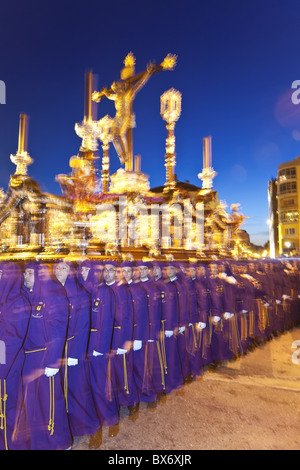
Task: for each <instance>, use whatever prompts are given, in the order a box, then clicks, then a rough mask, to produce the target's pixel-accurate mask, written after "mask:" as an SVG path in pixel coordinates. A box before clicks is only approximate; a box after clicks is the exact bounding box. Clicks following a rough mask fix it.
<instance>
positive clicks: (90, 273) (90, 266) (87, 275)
mask: <svg viewBox="0 0 300 470" xmlns="http://www.w3.org/2000/svg"><path fill="white" fill-rule="evenodd" d="M77 278H78V281H79V282H80V284H82V285H83V287H84V288H85V289H86V290H87V291H88V292H89V293H90V294H92V292H93V288H94V263H93V261H91V260H89V259H85V260H83V261H82V262H81V263H80V264H79V266H78V267H77Z"/></svg>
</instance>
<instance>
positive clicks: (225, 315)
mask: <svg viewBox="0 0 300 470" xmlns="http://www.w3.org/2000/svg"><path fill="white" fill-rule="evenodd" d="M224 318H225V320H228V319H229V318H231V313H229V312H225V313H224Z"/></svg>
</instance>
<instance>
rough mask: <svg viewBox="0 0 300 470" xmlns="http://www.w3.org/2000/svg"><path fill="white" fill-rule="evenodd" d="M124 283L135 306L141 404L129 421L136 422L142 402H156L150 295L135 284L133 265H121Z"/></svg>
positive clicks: (135, 359) (135, 353)
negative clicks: (150, 349)
mask: <svg viewBox="0 0 300 470" xmlns="http://www.w3.org/2000/svg"><path fill="white" fill-rule="evenodd" d="M121 269H122V277H123V282H124V283H126V284H128V286H129V292H130V295H131V298H132V305H133V347H132V349H133V378H134V381H135V384H136V387H137V391H138V395H139V402H138V403H137V405H136V407H135V409H132V410H131V412H130V413H129V419H131V420H133V421H135V420H136V419H137V417H138V409H139V404H140V402H146V403H151V402H154V401H155V400H156V393H155V390H154V387H153V384H152V376H151V372H150V370H149V357H148V340H149V330H150V326H149V316H148V295H147V291H146V290H145V289H144V288H143V287H142V286H141V283H140V282H134V279H133V263H132V262H131V261H124V262H123V263H121Z"/></svg>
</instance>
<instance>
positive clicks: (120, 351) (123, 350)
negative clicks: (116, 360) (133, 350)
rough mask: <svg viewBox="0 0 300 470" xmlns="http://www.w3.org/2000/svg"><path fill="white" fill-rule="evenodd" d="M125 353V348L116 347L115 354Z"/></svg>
mask: <svg viewBox="0 0 300 470" xmlns="http://www.w3.org/2000/svg"><path fill="white" fill-rule="evenodd" d="M125 353H127V349H122V348H118V349H117V354H118V355H119V354H125Z"/></svg>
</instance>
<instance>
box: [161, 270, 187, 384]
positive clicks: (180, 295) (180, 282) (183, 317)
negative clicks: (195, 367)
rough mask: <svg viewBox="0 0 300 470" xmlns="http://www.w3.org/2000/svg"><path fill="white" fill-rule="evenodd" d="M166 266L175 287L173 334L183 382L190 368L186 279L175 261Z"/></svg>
mask: <svg viewBox="0 0 300 470" xmlns="http://www.w3.org/2000/svg"><path fill="white" fill-rule="evenodd" d="M166 268H167V275H168V277H169V281H170V282H171V283H172V284H173V285H174V287H175V289H176V296H177V303H178V315H179V316H178V329H177V330H176V333H175V334H176V337H177V344H178V350H179V356H180V361H181V370H182V375H183V380H184V382H190V381H191V368H190V361H189V357H188V352H187V343H188V341H189V339H188V336H189V323H190V312H189V300H188V286H187V279H186V277H185V276H184V273H183V271H182V269H181V268H180V267H179V266H178V264H177V263H176V262H174V261H167V262H166Z"/></svg>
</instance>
